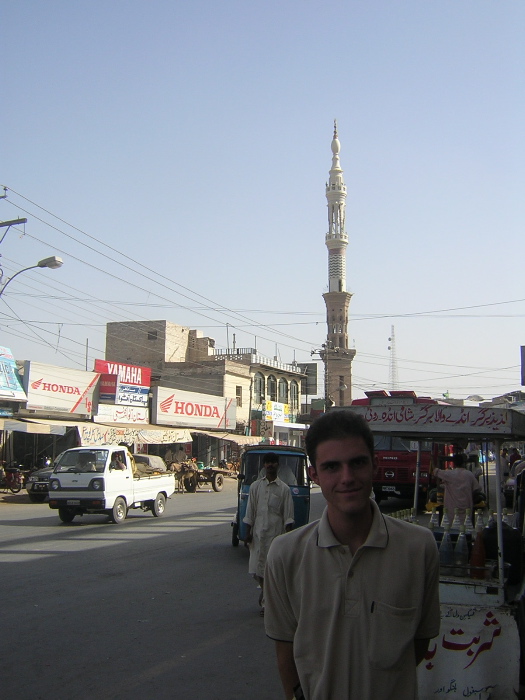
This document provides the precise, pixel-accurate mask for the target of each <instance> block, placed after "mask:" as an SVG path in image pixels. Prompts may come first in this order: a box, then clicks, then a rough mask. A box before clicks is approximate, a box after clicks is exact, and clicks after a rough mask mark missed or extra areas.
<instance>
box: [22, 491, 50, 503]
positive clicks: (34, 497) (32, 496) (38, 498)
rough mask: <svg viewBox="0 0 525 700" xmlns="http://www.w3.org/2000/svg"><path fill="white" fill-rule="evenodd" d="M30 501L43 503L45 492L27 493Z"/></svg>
mask: <svg viewBox="0 0 525 700" xmlns="http://www.w3.org/2000/svg"><path fill="white" fill-rule="evenodd" d="M27 495H28V496H29V500H30V501H31V503H43V502H44V501H45V500H46V496H47V493H28V494H27Z"/></svg>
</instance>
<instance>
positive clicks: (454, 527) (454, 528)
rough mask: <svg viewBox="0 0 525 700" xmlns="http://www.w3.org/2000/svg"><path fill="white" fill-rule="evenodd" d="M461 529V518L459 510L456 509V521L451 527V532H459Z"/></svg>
mask: <svg viewBox="0 0 525 700" xmlns="http://www.w3.org/2000/svg"><path fill="white" fill-rule="evenodd" d="M460 527H461V519H460V517H459V508H454V520H453V521H452V525H451V526H450V529H451V530H459V528H460Z"/></svg>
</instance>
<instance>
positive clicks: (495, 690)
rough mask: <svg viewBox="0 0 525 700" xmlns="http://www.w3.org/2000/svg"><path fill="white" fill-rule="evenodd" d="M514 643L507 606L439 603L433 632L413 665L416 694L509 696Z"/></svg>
mask: <svg viewBox="0 0 525 700" xmlns="http://www.w3.org/2000/svg"><path fill="white" fill-rule="evenodd" d="M519 645H520V642H519V637H518V628H517V625H516V622H515V620H514V619H513V617H512V615H511V614H510V610H509V609H508V608H507V609H505V608H501V607H494V608H491V607H489V606H487V607H485V606H476V605H471V606H468V605H446V604H442V605H441V629H440V633H439V636H438V637H435V638H434V639H431V640H430V644H429V647H428V651H427V653H426V654H425V658H424V660H423V661H422V662H421V663H420V664H419V666H418V681H419V683H418V686H419V697H421V698H437V697H445V696H447V697H449V696H450V697H457V698H472V699H473V700H474V699H476V700H477V699H479V700H489V698H511V697H513V695H514V690H515V689H516V688H517V687H518V686H519V663H518V654H517V653H514V651H515V650H516V649H519Z"/></svg>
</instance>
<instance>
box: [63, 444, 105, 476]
mask: <svg viewBox="0 0 525 700" xmlns="http://www.w3.org/2000/svg"><path fill="white" fill-rule="evenodd" d="M107 459H108V450H67V451H66V452H63V453H62V454H61V455H60V456H59V457H58V458H57V463H56V466H55V473H56V474H59V473H60V472H79V473H80V472H103V471H104V467H105V466H106V462H107Z"/></svg>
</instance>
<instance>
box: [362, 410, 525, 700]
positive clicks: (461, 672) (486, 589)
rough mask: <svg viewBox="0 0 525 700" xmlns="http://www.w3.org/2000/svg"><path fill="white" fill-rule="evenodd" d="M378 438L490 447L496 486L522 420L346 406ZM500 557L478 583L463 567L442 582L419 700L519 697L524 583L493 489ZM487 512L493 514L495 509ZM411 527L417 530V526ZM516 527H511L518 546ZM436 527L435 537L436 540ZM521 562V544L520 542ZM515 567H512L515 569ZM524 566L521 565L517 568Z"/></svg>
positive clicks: (495, 413)
mask: <svg viewBox="0 0 525 700" xmlns="http://www.w3.org/2000/svg"><path fill="white" fill-rule="evenodd" d="M350 408H351V409H352V410H353V411H355V412H356V413H359V414H361V415H363V416H364V417H365V418H366V420H367V421H368V422H369V424H370V426H371V428H372V431H373V432H374V433H375V434H378V435H398V436H402V437H404V438H409V439H411V440H415V441H422V440H433V441H445V442H448V443H456V444H457V443H460V442H463V443H465V441H468V442H471V443H472V442H480V443H482V442H483V441H489V442H490V443H492V445H493V448H494V453H495V457H496V467H495V472H496V473H495V477H494V478H495V480H496V482H495V483H496V485H498V484H500V483H501V479H502V473H501V472H502V470H501V465H500V459H499V455H500V450H501V445H502V443H503V442H504V441H510V440H523V439H524V438H525V415H523V414H521V413H518V412H517V411H513V410H511V409H503V408H478V407H464V406H442V405H439V406H436V405H418V406H391V405H390V406H380V405H379V406H378V405H376V406H351V407H350ZM495 501H496V503H495V511H496V512H495V515H494V518H495V529H496V532H497V560H496V561H495V562H494V564H490V563H487V566H486V573H485V575H484V577H483V578H481V579H480V578H473V577H472V571H471V570H470V569H468V568H467V569H466V570H464V571H461V572H459V574H461V575H457V573H458V572H454V573H455V574H456V575H452V573H450V574H445V575H442V576H441V578H440V600H441V631H440V635H439V637H437V638H436V639H433V640H432V641H431V644H430V648H429V651H428V653H427V655H426V657H425V660H424V661H423V662H422V663H421V664H420V666H419V667H418V676H419V696H420V700H426V699H429V698H435V697H440V696H445V695H447V696H449V695H451V696H452V697H469V698H476V699H477V700H488V699H489V698H490V699H491V700H500V699H501V700H508V699H509V698H515V697H525V694H520V670H521V675H522V680H523V669H522V666H523V659H522V647H523V646H525V644H524V642H525V632H524V627H523V620H524V619H525V614H524V603H523V589H524V586H523V583H524V582H523V580H521V578H520V580H518V581H517V582H515V583H512V584H511V583H510V581H511V580H513V581H515V577H514V579H513V578H512V577H511V576H509V569H510V567H509V563H510V562H509V559H512V558H513V557H514V562H515V564H516V560H515V557H516V553H515V552H511V551H510V546H509V542H510V541H511V539H510V537H509V532H508V528H507V526H505V528H504V526H503V522H502V497H501V491H500V489H499V488H496V489H495ZM491 510H494V508H492V509H491ZM414 527H417V525H415V526H414ZM516 532H517V531H516V530H512V528H511V534H512V541H515V537H516ZM440 534H441V533H440V532H439V528H437V530H436V532H435V535H436V539H438V540H439V539H440ZM518 539H519V543H520V551H519V553H518V556H519V563H522V560H523V539H522V538H521V535H520V536H519V537H518ZM515 569H516V566H515ZM520 569H521V567H520Z"/></svg>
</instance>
